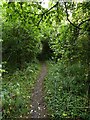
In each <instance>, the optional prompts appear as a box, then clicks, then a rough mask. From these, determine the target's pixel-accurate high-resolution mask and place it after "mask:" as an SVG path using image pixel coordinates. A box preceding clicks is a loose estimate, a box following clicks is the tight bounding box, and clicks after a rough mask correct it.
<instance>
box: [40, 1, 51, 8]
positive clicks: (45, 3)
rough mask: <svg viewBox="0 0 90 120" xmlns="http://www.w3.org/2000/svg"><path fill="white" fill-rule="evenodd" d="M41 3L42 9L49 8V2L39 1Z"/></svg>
mask: <svg viewBox="0 0 90 120" xmlns="http://www.w3.org/2000/svg"><path fill="white" fill-rule="evenodd" d="M41 2H42V4H41V5H42V7H44V8H48V7H49V6H48V5H49V0H41Z"/></svg>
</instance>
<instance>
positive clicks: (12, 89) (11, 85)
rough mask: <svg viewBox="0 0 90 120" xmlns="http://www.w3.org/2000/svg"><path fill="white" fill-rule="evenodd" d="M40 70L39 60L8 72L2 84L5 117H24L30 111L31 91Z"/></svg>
mask: <svg viewBox="0 0 90 120" xmlns="http://www.w3.org/2000/svg"><path fill="white" fill-rule="evenodd" d="M39 71H40V65H39V64H38V62H35V63H28V64H27V66H26V68H25V69H23V70H17V71H16V72H14V73H13V74H12V75H10V76H9V75H8V74H6V75H5V76H4V78H3V84H2V104H3V105H2V114H3V119H7V118H15V117H21V118H22V117H24V116H26V115H28V114H29V113H30V105H31V104H30V99H31V91H32V89H33V87H34V84H35V82H36V78H37V76H38V74H39Z"/></svg>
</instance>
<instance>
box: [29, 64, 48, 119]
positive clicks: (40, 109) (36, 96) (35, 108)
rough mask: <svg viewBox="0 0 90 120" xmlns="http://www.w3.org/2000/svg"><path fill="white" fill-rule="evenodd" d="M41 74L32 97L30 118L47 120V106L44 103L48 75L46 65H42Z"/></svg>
mask: <svg viewBox="0 0 90 120" xmlns="http://www.w3.org/2000/svg"><path fill="white" fill-rule="evenodd" d="M41 66H42V68H41V72H40V75H39V76H38V79H37V82H36V84H35V87H34V90H33V93H32V97H31V110H30V118H46V117H47V112H46V106H45V102H44V92H43V82H44V78H45V76H46V73H47V67H46V63H45V62H42V63H41Z"/></svg>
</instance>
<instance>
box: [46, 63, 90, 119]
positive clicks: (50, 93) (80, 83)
mask: <svg viewBox="0 0 90 120" xmlns="http://www.w3.org/2000/svg"><path fill="white" fill-rule="evenodd" d="M44 87H45V101H46V104H47V110H48V113H49V116H50V117H53V118H57V119H59V118H74V119H75V118H76V119H78V118H83V119H85V120H86V119H87V120H88V119H89V114H88V112H87V107H88V99H87V94H86V91H87V86H86V75H85V68H84V66H83V65H81V64H79V63H75V64H73V65H69V66H66V65H65V64H63V63H60V62H58V63H54V62H49V64H48V75H47V77H46V79H45V82H44Z"/></svg>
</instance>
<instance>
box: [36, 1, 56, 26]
mask: <svg viewBox="0 0 90 120" xmlns="http://www.w3.org/2000/svg"><path fill="white" fill-rule="evenodd" d="M57 5H58V2H57V3H56V4H55V5H54V6H52V7H51V8H50V9H48V10H47V11H45V12H44V13H42V14H41V18H40V20H39V22H38V23H37V25H39V24H40V22H41V21H42V19H43V16H44V15H45V14H47V13H48V12H49V11H50V10H52V9H53V8H54V7H56V6H57Z"/></svg>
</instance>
